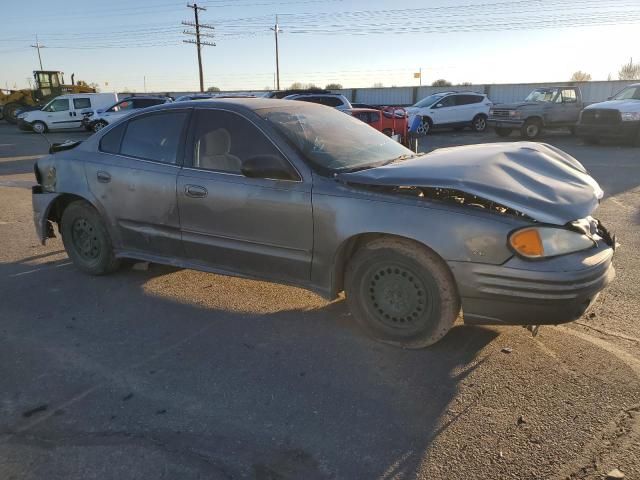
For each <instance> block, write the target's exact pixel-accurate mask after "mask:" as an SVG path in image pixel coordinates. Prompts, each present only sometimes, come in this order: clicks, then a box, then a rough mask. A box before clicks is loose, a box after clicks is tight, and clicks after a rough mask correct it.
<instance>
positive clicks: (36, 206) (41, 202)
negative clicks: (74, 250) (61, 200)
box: [31, 185, 62, 245]
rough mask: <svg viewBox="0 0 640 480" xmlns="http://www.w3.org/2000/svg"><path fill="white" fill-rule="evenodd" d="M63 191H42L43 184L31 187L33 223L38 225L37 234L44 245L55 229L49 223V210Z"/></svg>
mask: <svg viewBox="0 0 640 480" xmlns="http://www.w3.org/2000/svg"><path fill="white" fill-rule="evenodd" d="M61 195H62V194H61V193H48V192H43V191H42V186H40V185H36V186H34V187H31V203H32V205H33V223H34V225H35V227H36V235H38V240H40V243H41V244H42V245H44V244H45V242H46V241H47V238H51V237H53V236H54V235H52V233H53V230H52V227H51V226H50V225H49V220H48V218H49V212H50V211H51V206H52V205H53V204H54V202H55V201H56V199H57V198H58V197H60V196H61Z"/></svg>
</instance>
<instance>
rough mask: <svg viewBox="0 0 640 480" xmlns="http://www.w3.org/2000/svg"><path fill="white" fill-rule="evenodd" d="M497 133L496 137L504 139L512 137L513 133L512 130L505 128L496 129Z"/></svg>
mask: <svg viewBox="0 0 640 480" xmlns="http://www.w3.org/2000/svg"><path fill="white" fill-rule="evenodd" d="M495 131H496V135H498V136H499V137H503V138H505V137H508V136H509V135H511V132H513V130H512V129H511V128H504V127H496V128H495Z"/></svg>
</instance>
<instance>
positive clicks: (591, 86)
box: [138, 80, 640, 106]
mask: <svg viewBox="0 0 640 480" xmlns="http://www.w3.org/2000/svg"><path fill="white" fill-rule="evenodd" d="M638 81H640V80H635V81H624V80H611V81H602V82H547V83H507V84H486V85H485V84H483V85H465V86H453V87H428V86H423V87H386V88H345V89H342V90H333V92H335V93H342V94H343V95H345V96H346V97H347V98H348V99H349V100H350V101H351V102H358V103H367V104H371V105H398V106H407V105H413V104H414V103H416V102H417V101H418V100H420V99H422V98H424V97H427V96H429V95H431V94H432V93H436V92H443V91H450V90H457V91H461V90H465V91H473V92H478V93H486V94H487V96H488V97H489V99H490V100H491V101H493V102H494V103H510V102H517V101H520V100H523V99H524V98H525V97H526V96H527V95H528V94H529V92H531V90H533V89H534V88H538V87H552V86H562V85H575V86H578V87H580V90H581V91H582V98H583V100H584V102H585V103H595V102H602V101H604V100H606V99H607V98H608V97H610V96H612V95H613V94H615V93H616V92H618V91H620V90H621V89H622V88H624V87H625V86H627V85H629V84H631V83H635V82H638ZM158 93H160V92H158ZM162 93H163V94H164V93H169V94H170V95H171V96H172V97H174V98H175V97H178V96H180V95H187V94H190V93H194V92H162ZM221 93H253V94H255V95H258V96H260V95H263V94H264V93H265V92H264V91H254V92H248V91H246V90H245V91H242V92H239V91H233V92H231V91H227V92H221ZM138 95H141V94H138Z"/></svg>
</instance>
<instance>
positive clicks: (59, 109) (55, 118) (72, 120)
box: [45, 98, 78, 129]
mask: <svg viewBox="0 0 640 480" xmlns="http://www.w3.org/2000/svg"><path fill="white" fill-rule="evenodd" d="M75 113H76V112H75V111H73V110H71V108H70V105H69V99H68V98H56V99H55V100H53V101H52V102H51V103H49V105H47V108H46V110H45V120H46V122H47V126H48V127H49V128H52V129H58V128H74V127H76V126H77V125H78V119H77V118H76V117H75Z"/></svg>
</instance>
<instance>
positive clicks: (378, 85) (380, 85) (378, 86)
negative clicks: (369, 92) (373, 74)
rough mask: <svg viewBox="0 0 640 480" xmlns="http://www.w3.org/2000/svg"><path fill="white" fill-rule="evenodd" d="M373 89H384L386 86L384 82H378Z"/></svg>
mask: <svg viewBox="0 0 640 480" xmlns="http://www.w3.org/2000/svg"><path fill="white" fill-rule="evenodd" d="M373 88H384V85H383V84H382V82H376V83H374V84H373Z"/></svg>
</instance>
